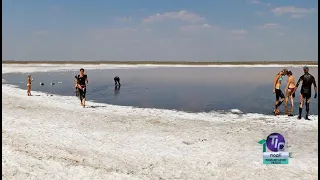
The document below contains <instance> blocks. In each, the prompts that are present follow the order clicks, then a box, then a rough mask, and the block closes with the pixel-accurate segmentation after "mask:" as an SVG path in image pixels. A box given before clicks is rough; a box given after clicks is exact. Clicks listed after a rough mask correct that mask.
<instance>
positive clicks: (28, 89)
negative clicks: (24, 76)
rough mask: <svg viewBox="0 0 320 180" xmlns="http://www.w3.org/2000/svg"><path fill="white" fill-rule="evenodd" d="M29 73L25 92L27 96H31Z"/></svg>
mask: <svg viewBox="0 0 320 180" xmlns="http://www.w3.org/2000/svg"><path fill="white" fill-rule="evenodd" d="M31 81H32V80H31V75H30V74H29V75H28V80H27V94H28V96H31Z"/></svg>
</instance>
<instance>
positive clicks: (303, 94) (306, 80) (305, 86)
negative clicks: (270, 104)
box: [293, 66, 317, 120]
mask: <svg viewBox="0 0 320 180" xmlns="http://www.w3.org/2000/svg"><path fill="white" fill-rule="evenodd" d="M303 72H304V75H302V76H300V78H299V80H298V82H297V84H296V87H295V88H294V91H293V92H295V91H296V90H297V88H298V87H299V84H300V82H301V81H302V85H301V90H300V106H299V116H298V119H301V113H302V107H303V104H304V100H305V99H306V101H307V102H306V120H310V119H309V118H308V116H309V110H310V107H309V106H310V101H311V86H312V84H313V86H314V92H315V94H314V98H317V84H316V80H315V78H314V77H313V76H312V75H311V74H309V68H308V66H304V67H303Z"/></svg>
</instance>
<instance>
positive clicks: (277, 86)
mask: <svg viewBox="0 0 320 180" xmlns="http://www.w3.org/2000/svg"><path fill="white" fill-rule="evenodd" d="M287 73H288V70H287V69H283V70H282V71H280V72H279V73H278V74H277V75H276V77H275V78H274V81H273V93H274V94H276V104H275V109H274V111H273V112H274V115H279V109H278V107H279V106H280V105H281V104H282V102H283V101H284V98H285V97H284V95H283V92H282V91H281V89H280V88H281V81H282V80H283V76H285V75H286V74H287ZM280 98H281V99H280Z"/></svg>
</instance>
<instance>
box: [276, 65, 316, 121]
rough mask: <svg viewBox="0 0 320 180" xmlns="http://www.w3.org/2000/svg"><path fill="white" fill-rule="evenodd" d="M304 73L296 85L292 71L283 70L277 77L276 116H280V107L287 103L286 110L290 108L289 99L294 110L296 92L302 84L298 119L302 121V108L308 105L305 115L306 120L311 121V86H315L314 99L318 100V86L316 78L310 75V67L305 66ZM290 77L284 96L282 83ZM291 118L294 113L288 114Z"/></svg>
mask: <svg viewBox="0 0 320 180" xmlns="http://www.w3.org/2000/svg"><path fill="white" fill-rule="evenodd" d="M303 72H304V74H303V75H302V76H300V78H299V80H298V81H297V83H296V84H295V80H294V76H293V73H292V72H291V71H288V70H287V69H283V70H281V71H280V72H279V73H278V74H277V75H276V77H275V79H274V83H273V93H274V94H275V95H276V103H275V109H274V111H273V112H274V115H276V116H277V115H279V114H280V111H279V106H280V105H281V104H282V103H283V101H284V102H285V108H287V106H288V101H289V98H290V100H291V109H292V110H293V107H294V100H293V98H294V97H295V92H296V90H297V88H298V87H299V85H300V83H301V82H302V85H301V90H300V105H299V115H298V119H301V114H302V108H303V105H304V104H305V105H306V114H305V119H306V120H310V119H309V117H308V116H309V110H310V101H311V94H312V92H311V89H312V88H311V86H312V85H313V86H314V91H315V94H314V98H317V84H316V80H315V78H314V77H313V76H312V75H311V74H310V73H309V67H308V66H304V67H303ZM284 76H288V81H287V85H286V87H285V90H284V91H285V94H286V95H284V94H283V92H282V90H281V82H282V81H283V77H284ZM288 115H289V116H293V115H292V112H291V113H289V114H288Z"/></svg>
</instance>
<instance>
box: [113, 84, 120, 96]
mask: <svg viewBox="0 0 320 180" xmlns="http://www.w3.org/2000/svg"><path fill="white" fill-rule="evenodd" d="M119 93H120V86H114V95H115V96H117V95H118V94H119Z"/></svg>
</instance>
